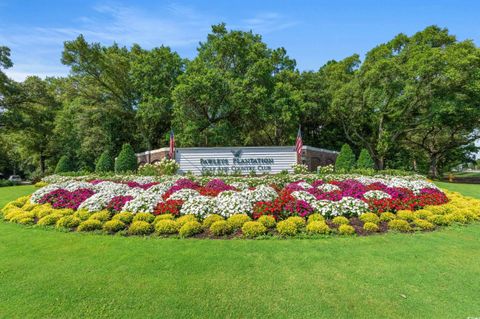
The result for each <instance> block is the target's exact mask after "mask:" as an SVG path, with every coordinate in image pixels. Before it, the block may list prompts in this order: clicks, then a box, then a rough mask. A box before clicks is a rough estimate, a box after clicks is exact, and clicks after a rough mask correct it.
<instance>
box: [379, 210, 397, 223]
mask: <svg viewBox="0 0 480 319" xmlns="http://www.w3.org/2000/svg"><path fill="white" fill-rule="evenodd" d="M396 218H397V216H395V214H394V213H390V212H384V213H381V214H380V221H382V222H389V221H391V220H394V219H396Z"/></svg>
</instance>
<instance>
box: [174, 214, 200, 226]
mask: <svg viewBox="0 0 480 319" xmlns="http://www.w3.org/2000/svg"><path fill="white" fill-rule="evenodd" d="M196 221H197V218H196V217H195V216H194V215H184V216H180V217H179V218H177V223H178V225H180V227H182V226H183V225H185V224H186V223H188V222H196Z"/></svg>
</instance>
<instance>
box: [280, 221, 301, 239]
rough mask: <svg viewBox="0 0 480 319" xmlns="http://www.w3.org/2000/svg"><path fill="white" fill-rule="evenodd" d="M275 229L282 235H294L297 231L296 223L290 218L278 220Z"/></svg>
mask: <svg viewBox="0 0 480 319" xmlns="http://www.w3.org/2000/svg"><path fill="white" fill-rule="evenodd" d="M276 229H277V232H278V233H279V234H280V235H282V236H294V235H296V234H297V233H298V227H297V224H295V223H294V222H293V221H290V220H282V221H280V222H278V224H277V227H276Z"/></svg>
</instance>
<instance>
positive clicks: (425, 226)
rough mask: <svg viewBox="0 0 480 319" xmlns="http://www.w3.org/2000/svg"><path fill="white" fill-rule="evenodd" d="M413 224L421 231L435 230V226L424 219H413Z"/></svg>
mask: <svg viewBox="0 0 480 319" xmlns="http://www.w3.org/2000/svg"><path fill="white" fill-rule="evenodd" d="M413 224H414V225H415V226H417V227H418V228H420V229H422V230H433V229H435V225H433V224H432V223H431V222H429V221H427V220H424V219H415V220H414V221H413Z"/></svg>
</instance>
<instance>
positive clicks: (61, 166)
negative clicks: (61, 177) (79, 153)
mask: <svg viewBox="0 0 480 319" xmlns="http://www.w3.org/2000/svg"><path fill="white" fill-rule="evenodd" d="M74 170H75V169H74V165H73V162H72V159H71V158H70V157H69V156H67V155H63V156H62V157H60V160H59V161H58V163H57V166H56V167H55V173H56V174H58V173H66V172H73V171H74Z"/></svg>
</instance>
